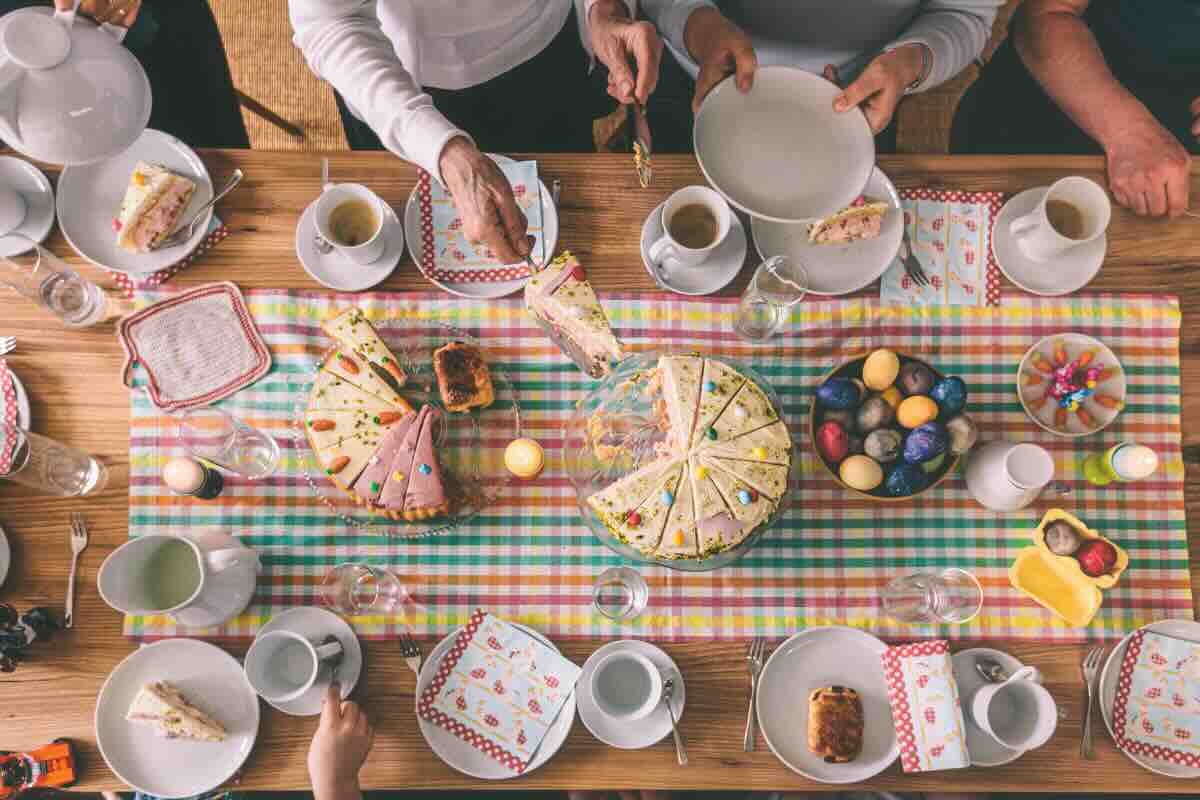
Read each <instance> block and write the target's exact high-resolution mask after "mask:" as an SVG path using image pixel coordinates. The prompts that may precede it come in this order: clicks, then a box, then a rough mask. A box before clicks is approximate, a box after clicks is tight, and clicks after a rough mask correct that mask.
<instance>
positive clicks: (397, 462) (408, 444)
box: [377, 405, 431, 518]
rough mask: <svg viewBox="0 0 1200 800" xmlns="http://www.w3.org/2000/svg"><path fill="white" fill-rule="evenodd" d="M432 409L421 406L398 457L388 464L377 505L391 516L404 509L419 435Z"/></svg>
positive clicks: (397, 515) (397, 452) (395, 515)
mask: <svg viewBox="0 0 1200 800" xmlns="http://www.w3.org/2000/svg"><path fill="white" fill-rule="evenodd" d="M430 411H431V407H430V406H427V405H426V406H422V407H421V410H420V412H418V414H417V418H416V419H415V420H414V421H413V422H412V424H411V425H410V426H409V428H408V433H407V434H405V436H404V441H403V442H402V443H401V445H400V449H399V450H397V451H396V457H395V458H393V459H392V463H391V464H390V465H388V475H387V481H386V482H385V483H384V484H383V489H382V491H380V493H379V502H378V504H377V505H379V506H381V507H382V508H383V509H384V510H385V511H386V513H387V515H388V516H389V517H397V518H398V517H399V516H400V515H401V512H402V511H403V509H404V494H405V492H407V491H408V481H409V478H410V477H411V476H412V465H413V457H414V456H415V455H416V452H417V441H418V437H419V436H420V435H421V429H422V428H424V427H425V425H426V420H427V419H428V418H429V414H430Z"/></svg>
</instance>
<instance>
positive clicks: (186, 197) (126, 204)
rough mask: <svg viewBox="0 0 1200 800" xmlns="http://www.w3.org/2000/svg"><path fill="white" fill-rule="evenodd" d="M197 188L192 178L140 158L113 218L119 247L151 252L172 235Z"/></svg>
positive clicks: (139, 251) (135, 251) (134, 251)
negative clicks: (119, 207)
mask: <svg viewBox="0 0 1200 800" xmlns="http://www.w3.org/2000/svg"><path fill="white" fill-rule="evenodd" d="M195 191H196V184H195V183H194V182H193V181H192V180H191V179H189V178H185V177H184V176H182V175H178V174H176V173H174V172H171V171H170V170H169V169H167V168H166V167H164V166H162V165H161V164H147V163H146V162H145V161H139V162H138V163H137V165H136V166H135V167H134V168H133V173H132V174H131V175H130V176H129V185H128V186H127V187H126V189H125V197H124V199H122V200H121V209H120V211H119V212H118V213H117V216H116V218H114V219H113V230H114V231H116V233H117V246H118V247H120V248H121V249H123V250H128V251H129V252H131V253H149V252H150V251H151V250H153V249H154V248H155V246H156V245H157V244H158V243H159V242H160V241H162V240H163V239H165V238H166V237H167V236H170V235H171V232H172V231H173V230H174V229H175V223H176V222H178V221H179V217H180V216H181V215H182V214H183V211H184V209H186V208H187V205H188V202H189V201H190V200H191V199H192V195H193V194H194V193H195Z"/></svg>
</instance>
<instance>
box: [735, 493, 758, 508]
mask: <svg viewBox="0 0 1200 800" xmlns="http://www.w3.org/2000/svg"><path fill="white" fill-rule="evenodd" d="M737 498H738V502H739V503H741V504H742V505H744V506H748V505H750V504H751V503H753V502H754V499H753V498H751V497H750V493H749V492H748V491H746V490H745V489H742V490H741V491H740V492H738V493H737Z"/></svg>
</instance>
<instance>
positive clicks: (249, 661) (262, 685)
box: [245, 631, 342, 703]
mask: <svg viewBox="0 0 1200 800" xmlns="http://www.w3.org/2000/svg"><path fill="white" fill-rule="evenodd" d="M341 652H342V643H341V642H339V641H336V640H335V641H331V642H328V643H326V644H321V645H314V644H313V643H312V642H310V641H309V640H308V639H306V638H304V637H303V636H301V635H300V634H298V633H293V632H292V631H271V632H269V633H264V634H263V635H262V636H259V637H258V639H256V640H255V642H254V644H252V645H250V650H249V651H248V652H247V653H246V666H245V670H246V679H247V680H248V681H250V685H251V686H252V687H253V688H254V691H256V692H258V694H259V695H260V696H262V697H263V698H264V699H266V700H270V701H271V702H274V703H286V702H288V701H289V700H295V699H296V698H297V697H300V695H302V694H304V693H305V692H307V691H308V690H309V689H311V688H312V687H313V685H314V684H316V682H317V678H318V677H319V676H320V675H321V674H322V673H323V672H328V671H329V670H328V668H327V667H326V665H325V662H326V661H328V660H329V659H331V658H333V657H334V656H336V655H338V654H339V653H341Z"/></svg>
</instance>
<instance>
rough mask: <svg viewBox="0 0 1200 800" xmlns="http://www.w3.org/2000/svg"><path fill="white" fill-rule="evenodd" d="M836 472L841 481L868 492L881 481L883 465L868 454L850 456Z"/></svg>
mask: <svg viewBox="0 0 1200 800" xmlns="http://www.w3.org/2000/svg"><path fill="white" fill-rule="evenodd" d="M838 474H839V475H841V477H842V483H844V484H846V485H847V486H849V487H850V488H851V489H857V490H858V491H860V492H869V491H871V490H872V489H874V488H875V487H876V486H878V485H879V484H881V483H883V467H881V466H879V464H878V463H877V462H876V461H875V459H873V458H870V457H869V456H850V457H849V458H847V459H846V460H845V461H843V462H842V466H841V468H840V469H839V470H838Z"/></svg>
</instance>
